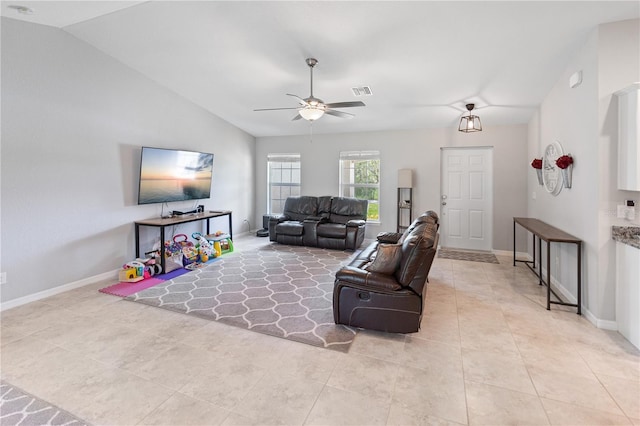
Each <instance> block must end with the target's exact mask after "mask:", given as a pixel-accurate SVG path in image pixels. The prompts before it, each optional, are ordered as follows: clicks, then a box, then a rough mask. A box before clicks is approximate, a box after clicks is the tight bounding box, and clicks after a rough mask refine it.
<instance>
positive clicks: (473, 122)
mask: <svg viewBox="0 0 640 426" xmlns="http://www.w3.org/2000/svg"><path fill="white" fill-rule="evenodd" d="M465 106H466V108H467V111H469V115H466V116H464V117H462V118H460V125H459V126H458V131H460V132H465V133H470V132H481V131H482V123H480V117H478V116H477V115H473V114H471V111H473V108H475V104H467V105H465Z"/></svg>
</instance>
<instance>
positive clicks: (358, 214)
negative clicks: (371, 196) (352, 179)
mask: <svg viewBox="0 0 640 426" xmlns="http://www.w3.org/2000/svg"><path fill="white" fill-rule="evenodd" d="M368 204H369V202H368V201H367V200H358V199H357V198H347V197H333V199H332V200H331V211H330V214H329V221H330V222H333V223H343V224H344V223H347V222H349V221H350V220H367V206H368Z"/></svg>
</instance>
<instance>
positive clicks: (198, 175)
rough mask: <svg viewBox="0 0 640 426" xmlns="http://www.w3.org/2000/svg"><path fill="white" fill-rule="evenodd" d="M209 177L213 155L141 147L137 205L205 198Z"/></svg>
mask: <svg viewBox="0 0 640 426" xmlns="http://www.w3.org/2000/svg"><path fill="white" fill-rule="evenodd" d="M212 174H213V154H208V153H205V152H195V151H183V150H177V149H164V148H151V147H146V146H143V147H142V156H141V157H140V186H139V189H138V204H152V203H168V202H171V201H185V200H202V199H205V198H209V197H210V196H211V177H212Z"/></svg>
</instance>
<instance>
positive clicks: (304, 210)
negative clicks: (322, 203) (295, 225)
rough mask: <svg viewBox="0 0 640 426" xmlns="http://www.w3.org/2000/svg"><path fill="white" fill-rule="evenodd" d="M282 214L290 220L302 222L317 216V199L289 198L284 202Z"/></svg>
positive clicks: (308, 197)
mask: <svg viewBox="0 0 640 426" xmlns="http://www.w3.org/2000/svg"><path fill="white" fill-rule="evenodd" d="M283 213H284V214H285V215H287V216H289V218H290V219H291V220H304V219H305V218H307V217H309V216H317V215H318V198H317V197H310V196H304V195H303V196H301V197H289V198H287V200H286V201H285V202H284V211H283Z"/></svg>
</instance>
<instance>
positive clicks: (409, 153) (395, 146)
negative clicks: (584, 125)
mask: <svg viewBox="0 0 640 426" xmlns="http://www.w3.org/2000/svg"><path fill="white" fill-rule="evenodd" d="M332 118H333V117H327V119H332ZM483 127H484V129H485V130H484V131H482V132H479V133H469V134H467V133H461V132H458V131H457V127H455V126H452V127H451V128H446V129H424V130H405V131H388V132H367V133H342V134H333V135H314V136H313V140H312V141H310V137H309V135H303V136H282V137H264V138H258V139H257V142H256V188H257V191H258V192H257V195H256V213H255V220H258V221H261V220H262V215H263V214H264V213H265V211H266V208H267V191H266V188H267V154H270V153H300V154H301V163H302V176H301V180H302V184H301V185H302V194H304V195H337V194H338V178H339V177H338V173H339V171H338V162H339V154H340V152H341V151H355V150H379V151H380V153H381V181H382V183H381V195H380V217H381V223H380V225H374V224H369V225H368V226H367V235H368V237H373V236H375V235H376V234H377V233H378V232H380V231H395V229H396V198H397V176H398V169H413V171H414V174H413V179H414V190H413V191H414V192H413V198H414V217H415V215H416V214H420V213H422V212H424V211H426V210H435V211H436V212H438V213H440V148H441V147H462V146H493V147H494V159H493V164H494V223H493V229H494V234H493V247H494V249H497V250H511V249H512V246H513V236H512V229H513V228H512V223H513V221H512V218H513V216H524V215H525V214H526V202H527V201H526V196H527V195H526V187H527V184H526V182H527V173H528V170H527V168H526V167H522V164H523V163H525V162H526V161H527V157H526V156H527V126H525V125H520V126H491V123H483Z"/></svg>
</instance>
